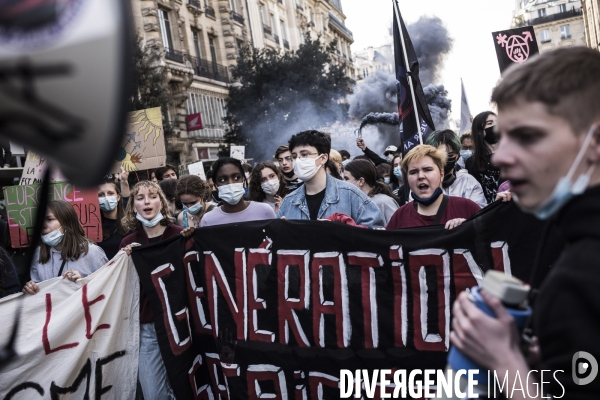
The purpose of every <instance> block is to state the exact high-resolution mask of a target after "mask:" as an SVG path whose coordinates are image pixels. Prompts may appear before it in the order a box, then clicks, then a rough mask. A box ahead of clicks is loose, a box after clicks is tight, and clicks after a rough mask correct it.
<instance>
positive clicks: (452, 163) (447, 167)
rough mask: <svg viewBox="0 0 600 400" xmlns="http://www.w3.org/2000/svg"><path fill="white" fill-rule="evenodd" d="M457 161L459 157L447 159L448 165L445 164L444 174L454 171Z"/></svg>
mask: <svg viewBox="0 0 600 400" xmlns="http://www.w3.org/2000/svg"><path fill="white" fill-rule="evenodd" d="M457 161H458V157H454V158H447V159H446V165H444V175H448V174H449V173H450V171H452V170H453V169H454V167H455V166H456V162H457Z"/></svg>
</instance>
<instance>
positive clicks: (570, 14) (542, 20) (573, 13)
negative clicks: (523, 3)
mask: <svg viewBox="0 0 600 400" xmlns="http://www.w3.org/2000/svg"><path fill="white" fill-rule="evenodd" d="M580 15H583V11H581V8H580V9H576V8H574V7H573V8H572V9H571V10H569V11H565V12H561V13H556V14H551V15H546V16H545V17H538V18H534V19H530V20H526V21H523V22H521V23H520V24H518V25H516V26H515V28H518V27H521V26H527V25H541V24H547V23H548V22H554V21H560V20H561V19H567V18H574V17H578V16H580Z"/></svg>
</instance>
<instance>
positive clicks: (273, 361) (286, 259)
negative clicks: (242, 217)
mask: <svg viewBox="0 0 600 400" xmlns="http://www.w3.org/2000/svg"><path fill="white" fill-rule="evenodd" d="M541 232H542V224H541V223H540V222H538V221H537V220H535V219H534V218H533V217H531V216H527V215H524V214H522V213H521V212H520V211H519V210H518V209H517V208H516V206H515V205H514V204H513V203H508V204H506V203H496V204H494V205H492V206H490V207H487V208H486V209H484V210H482V211H481V212H479V213H478V214H477V215H476V216H475V217H474V218H471V219H470V220H469V221H467V222H465V223H464V224H463V225H462V226H460V227H458V228H457V229H454V230H451V231H448V230H443V229H441V228H440V227H423V228H415V229H403V230H398V231H374V230H367V229H361V228H356V227H350V226H346V225H342V224H337V223H334V222H320V221H314V222H308V221H304V222H301V221H282V220H271V221H257V222H249V223H243V224H232V225H223V226H215V227H210V228H202V229H198V230H197V231H196V232H195V233H194V236H193V237H192V238H190V239H188V240H187V241H184V240H183V239H178V240H176V241H170V242H166V243H164V244H158V245H153V246H148V247H145V248H141V249H139V250H135V251H134V252H133V258H134V262H135V265H136V268H137V270H138V273H139V275H140V281H141V283H142V288H143V290H144V291H145V293H146V295H147V296H148V298H149V299H150V303H151V305H152V308H153V311H154V315H155V326H156V331H157V333H158V337H159V343H160V346H161V353H162V356H163V359H164V361H165V364H166V366H167V371H168V375H169V379H170V382H171V384H172V386H173V389H174V390H175V392H176V395H177V398H178V399H194V398H195V399H212V398H221V399H225V398H227V399H257V398H267V397H264V396H267V395H269V396H268V398H274V399H287V398H289V399H323V398H326V399H330V398H339V389H338V380H339V376H340V370H341V369H350V370H356V369H367V370H372V369H392V370H396V369H405V370H407V371H410V370H412V369H415V368H418V369H426V368H443V367H444V366H445V364H446V352H447V350H448V348H449V337H448V336H449V332H450V314H451V305H452V302H453V301H454V299H455V298H456V294H457V293H459V292H460V291H462V290H464V289H466V288H469V287H472V286H475V285H477V284H478V282H480V281H481V279H482V276H483V273H484V271H485V270H488V269H496V270H500V271H506V272H511V273H512V274H513V275H515V276H517V277H520V278H523V279H527V277H528V276H529V275H530V273H531V269H532V266H533V264H534V257H535V256H534V253H535V249H536V248H537V244H538V242H539V241H540V238H541V236H543V235H542V234H541ZM550 249H551V251H548V252H546V253H544V257H542V259H541V263H540V264H541V265H542V266H543V268H544V269H545V270H547V268H548V266H549V265H550V263H551V262H552V261H553V259H554V258H555V257H556V255H557V252H558V251H560V246H556V245H554V246H552V247H551V248H550Z"/></svg>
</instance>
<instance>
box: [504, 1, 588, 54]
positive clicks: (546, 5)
mask: <svg viewBox="0 0 600 400" xmlns="http://www.w3.org/2000/svg"><path fill="white" fill-rule="evenodd" d="M581 3H582V2H581V0H529V1H527V0H516V4H515V12H514V16H513V22H512V27H514V28H516V27H520V26H527V25H532V26H533V27H534V31H535V36H536V39H537V43H538V47H539V49H540V52H542V53H543V52H544V51H548V50H551V49H554V48H556V47H565V46H566V47H569V46H585V45H586V42H585V28H584V20H583V12H582V8H581V7H582V4H581Z"/></svg>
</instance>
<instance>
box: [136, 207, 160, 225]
mask: <svg viewBox="0 0 600 400" xmlns="http://www.w3.org/2000/svg"><path fill="white" fill-rule="evenodd" d="M135 218H136V219H137V220H138V221H140V222H141V223H142V225H144V226H145V227H146V228H152V227H155V226H156V225H158V223H159V222H160V221H162V220H163V218H164V217H163V215H162V213H161V212H160V211H159V212H158V214H156V216H155V217H154V218H152V219H150V220H148V219H146V218H144V217H142V216H141V215H140V214H138V213H137V212H136V213H135Z"/></svg>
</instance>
